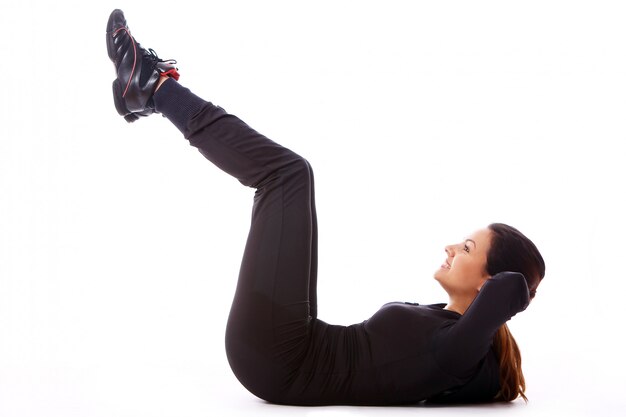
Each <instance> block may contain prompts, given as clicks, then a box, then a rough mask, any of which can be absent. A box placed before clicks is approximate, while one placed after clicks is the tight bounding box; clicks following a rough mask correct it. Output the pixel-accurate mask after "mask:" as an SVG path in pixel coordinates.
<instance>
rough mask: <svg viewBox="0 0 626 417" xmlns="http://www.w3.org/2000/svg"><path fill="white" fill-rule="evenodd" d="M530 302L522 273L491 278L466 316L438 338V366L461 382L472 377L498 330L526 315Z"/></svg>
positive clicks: (511, 273) (506, 273)
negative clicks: (520, 313)
mask: <svg viewBox="0 0 626 417" xmlns="http://www.w3.org/2000/svg"><path fill="white" fill-rule="evenodd" d="M529 302H530V296H529V293H528V286H527V284H526V279H525V278H524V275H522V274H521V273H519V272H500V273H498V274H496V275H494V276H493V277H491V278H490V279H489V280H487V282H485V284H484V285H483V287H482V288H481V290H480V292H479V293H478V295H477V296H476V298H475V299H474V301H473V302H472V304H471V305H470V306H469V308H468V309H467V311H466V312H465V314H463V316H461V318H460V319H459V320H458V321H457V322H456V323H455V324H453V325H451V326H450V327H448V328H446V329H444V330H442V332H441V333H440V334H439V335H438V337H437V339H436V342H435V343H436V345H435V359H436V360H437V363H438V365H439V366H440V367H441V368H442V369H443V370H444V371H445V372H446V373H449V374H451V375H454V376H456V377H458V378H467V377H470V376H472V375H473V372H474V370H475V368H476V366H477V365H478V364H479V363H480V361H481V360H482V359H483V358H484V357H485V356H486V355H487V353H488V352H489V349H490V347H491V344H492V342H493V337H494V335H495V333H496V331H497V330H498V328H500V326H502V325H503V324H504V323H506V322H507V321H508V320H509V319H510V318H511V317H513V316H514V315H516V314H517V313H519V312H521V311H524V310H525V309H526V307H528V303H529Z"/></svg>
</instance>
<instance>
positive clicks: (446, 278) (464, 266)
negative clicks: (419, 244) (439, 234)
mask: <svg viewBox="0 0 626 417" xmlns="http://www.w3.org/2000/svg"><path fill="white" fill-rule="evenodd" d="M490 245H491V230H489V229H488V228H484V229H480V230H477V231H476V232H474V233H472V234H471V235H470V236H468V237H467V238H466V239H464V240H463V241H462V242H460V243H457V244H454V245H448V246H446V247H445V251H446V254H447V257H446V259H445V261H444V263H443V264H442V265H441V267H440V268H439V269H438V270H437V272H435V279H436V280H437V281H439V283H440V284H441V286H442V287H443V288H444V289H445V290H446V292H447V293H448V294H450V295H452V294H454V295H461V294H469V295H474V296H475V295H476V293H477V292H478V290H480V288H481V287H482V286H483V284H484V283H485V281H486V280H487V279H489V278H490V276H489V274H488V273H487V253H488V252H489V247H490Z"/></svg>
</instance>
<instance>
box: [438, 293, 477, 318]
mask: <svg viewBox="0 0 626 417" xmlns="http://www.w3.org/2000/svg"><path fill="white" fill-rule="evenodd" d="M474 298H475V297H474ZM474 298H472V297H469V296H467V297H463V296H457V297H450V300H449V301H448V305H446V306H445V307H444V310H451V311H456V312H457V313H459V314H461V315H463V314H465V312H466V311H467V309H468V308H469V306H470V304H472V301H474Z"/></svg>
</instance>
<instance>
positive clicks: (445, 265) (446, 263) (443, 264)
mask: <svg viewBox="0 0 626 417" xmlns="http://www.w3.org/2000/svg"><path fill="white" fill-rule="evenodd" d="M441 268H442V269H450V268H451V267H450V264H448V262H447V261H446V262H444V263H442V264H441Z"/></svg>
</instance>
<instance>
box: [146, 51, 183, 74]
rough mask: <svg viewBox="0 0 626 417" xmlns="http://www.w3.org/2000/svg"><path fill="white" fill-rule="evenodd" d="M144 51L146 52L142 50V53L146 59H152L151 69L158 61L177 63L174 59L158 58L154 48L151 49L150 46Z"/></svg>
mask: <svg viewBox="0 0 626 417" xmlns="http://www.w3.org/2000/svg"><path fill="white" fill-rule="evenodd" d="M145 51H146V52H144V55H145V56H146V57H147V58H148V59H150V60H151V61H152V69H154V68H156V66H157V65H158V64H159V62H164V63H167V64H177V63H178V62H177V61H176V60H175V59H161V58H159V56H158V55H157V53H156V52H155V50H154V49H152V48H148V49H147V50H145Z"/></svg>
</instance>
